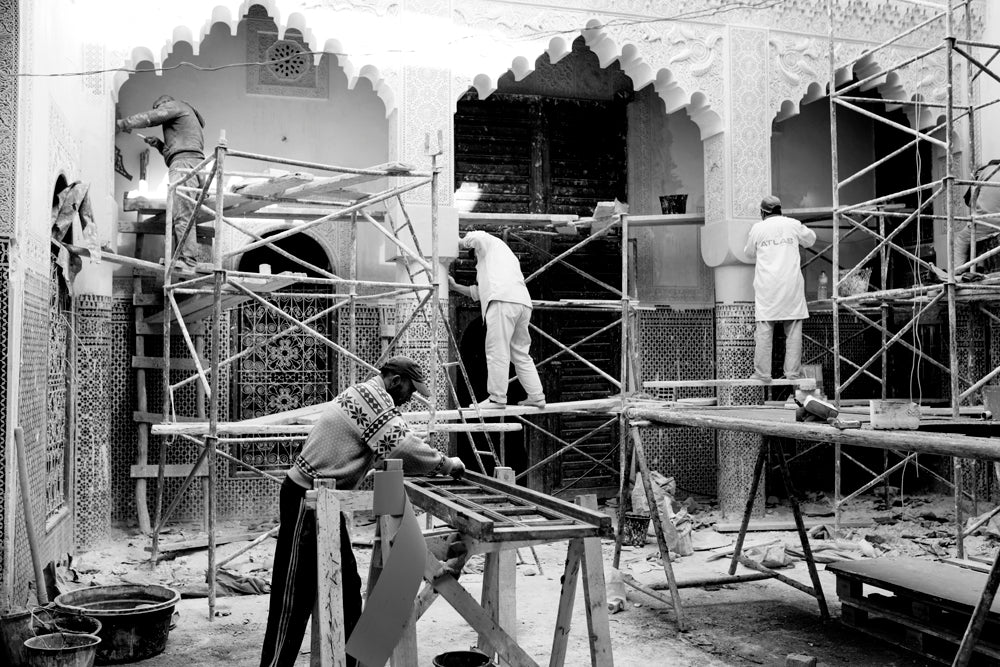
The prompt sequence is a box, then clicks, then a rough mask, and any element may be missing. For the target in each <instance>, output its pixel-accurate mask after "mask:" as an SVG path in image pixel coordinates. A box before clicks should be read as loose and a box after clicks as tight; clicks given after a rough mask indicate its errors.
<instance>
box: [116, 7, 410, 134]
mask: <svg viewBox="0 0 1000 667" xmlns="http://www.w3.org/2000/svg"><path fill="white" fill-rule="evenodd" d="M280 4H283V3H280V2H277V1H276V0H245V1H244V2H243V4H242V5H241V6H240V9H239V11H237V12H233V11H231V10H230V9H229V8H228V7H226V6H223V5H216V6H215V8H214V9H213V10H212V12H211V18H209V19H208V20H207V21H205V22H204V24H203V25H202V27H201V28H200V29H193V28H192V27H191V26H188V25H177V26H175V27H174V28H173V30H172V33H171V37H170V38H169V39H168V40H167V41H166V43H165V44H164V46H163V48H161V49H160V51H159V53H158V54H157V53H154V51H153V50H152V49H151V48H150V47H149V46H148V45H146V44H140V45H137V46H132V47H131V48H130V49H126V52H127V54H126V55H125V56H124V57H123V56H122V55H121V53H122V52H121V51H120V50H116V49H109V50H108V51H107V56H106V57H107V59H108V64H107V67H109V68H110V67H121V68H124V69H126V70H128V69H135V68H137V67H139V65H141V64H144V63H145V64H146V66H148V65H152V66H153V67H154V68H158V67H161V66H162V65H163V61H164V60H166V59H167V57H169V56H170V54H171V53H173V51H174V47H175V46H176V45H177V44H178V43H180V42H184V43H186V44H189V45H190V47H191V53H192V54H194V55H195V56H197V55H198V52H199V48H200V46H201V42H202V41H203V40H204V39H205V37H206V35H208V34H209V33H210V32H211V31H212V30H213V29H214V28H215V26H217V25H219V24H224V25H225V26H226V28H227V29H228V31H229V33H230V34H233V35H235V34H236V32H237V29H238V28H239V25H240V22H241V21H242V20H243V17H244V16H246V13H247V11H248V10H249V9H250V8H251V7H252V6H253V5H261V6H263V7H264V8H265V9H266V10H267V16H269V17H270V18H271V19H272V20H273V21H274V24H275V25H276V26H277V38H278V39H279V40H284V39H286V33H287V31H289V30H292V31H294V32H293V33H292V36H294V39H295V41H300V42H302V43H304V44H305V45H306V46H307V47H308V49H309V50H310V51H312V52H315V53H314V55H313V58H314V64H315V65H317V66H318V65H319V60H320V58H321V57H322V54H329V55H330V56H331V57H334V58H336V59H337V64H338V65H339V66H340V67H341V68H342V69H343V70H344V73H345V74H346V75H347V86H348V88H349V89H351V90H353V89H354V87H355V86H356V85H357V84H358V82H359V81H360V80H361V79H362V78H365V79H368V80H369V81H370V82H371V84H372V89H373V90H374V91H375V94H376V95H378V96H379V98H381V100H382V102H383V103H384V104H385V112H386V116H387V117H388V116H389V115H390V114H391V113H392V112H393V111H394V110H395V108H396V100H395V94H394V92H393V91H394V90H398V88H394V87H393V86H394V84H396V83H398V73H397V71H396V70H397V69H398V68H397V66H396V60H397V57H396V55H395V51H396V50H398V48H399V47H398V44H396V45H392V46H390V47H380V50H379V52H378V53H371V49H370V48H362V47H361V45H362V44H369V42H367V41H365V36H367V35H373V34H382V35H385V37H384V38H383V40H384V43H385V44H390V43H391V42H392V41H393V35H395V34H396V32H397V31H398V28H399V22H398V19H399V17H400V15H401V13H402V4H401V3H400V2H396V1H391V0H377V1H375V2H366V1H365V0H322V1H321V2H319V3H316V4H315V5H314V6H312V7H311V8H310V12H309V21H308V25H307V21H306V17H305V16H304V15H303V14H301V13H298V12H292V13H290V14H288V15H287V18H283V17H282V12H281V11H279V9H278V5H280ZM256 13H257V12H255V15H256ZM348 39H354V40H356V41H357V45H354V44H352V43H347V42H346V41H344V40H348ZM156 41H157V42H158V41H159V40H156ZM150 43H153V42H150ZM352 52H355V53H364V54H365V55H364V56H357V57H352V56H351V55H350V54H351V53H352ZM361 58H363V62H358V60H359V59H361ZM383 70H385V71H386V72H387V73H386V74H384V73H383ZM129 76H130V74H129V72H127V71H120V72H117V73H116V74H115V75H114V83H113V86H112V91H113V95H114V98H115V99H116V100H117V98H118V91H119V90H121V87H122V85H123V84H124V83H125V82H126V81H127V80H128V77H129Z"/></svg>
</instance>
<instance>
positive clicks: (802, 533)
mask: <svg viewBox="0 0 1000 667" xmlns="http://www.w3.org/2000/svg"><path fill="white" fill-rule="evenodd" d="M776 444H777V446H778V461H779V462H780V463H781V479H782V481H784V483H785V492H786V493H788V502H789V504H790V505H791V506H792V516H793V517H795V529H796V530H797V531H798V533H799V541H800V542H801V543H802V555H803V557H804V558H805V561H806V567H807V568H808V570H809V578H810V579H812V585H813V592H812V596H813V597H815V598H816V602H817V603H818V604H819V614H820V616H822V617H823V620H826V619H828V618H830V610H829V609H827V606H826V596H824V595H823V584H821V583H820V581H819V572H817V571H816V561H815V560H813V554H812V547H811V546H810V544H809V535H808V534H806V525H805V522H803V520H802V511H801V510H800V509H799V498H798V494H796V492H795V485H794V484H793V483H792V473H791V471H790V470H789V467H788V459H786V458H785V447H784V443H783V442H782V441H780V440H779V441H778V442H777V443H776ZM752 497H753V496H751V498H752ZM730 574H733V573H732V572H730Z"/></svg>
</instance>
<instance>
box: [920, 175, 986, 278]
mask: <svg viewBox="0 0 1000 667" xmlns="http://www.w3.org/2000/svg"><path fill="white" fill-rule="evenodd" d="M972 180H974V181H980V182H987V183H997V186H996V187H994V186H986V187H983V186H981V185H972V186H969V189H968V190H966V191H965V205H966V206H968V207H969V216H970V217H971V218H972V219H971V220H960V221H957V222H956V223H955V237H954V245H953V251H952V266H953V267H954V268H955V276H956V277H960V279H961V280H963V281H967V282H968V281H974V280H981V279H982V278H983V275H982V274H980V273H977V272H975V271H972V270H971V268H965V269H961V270H960V269H959V268H958V267H960V266H961V265H962V264H965V263H966V262H968V261H969V259H971V257H970V256H971V255H972V232H973V230H975V231H976V232H977V233H976V240H977V241H983V240H985V239H986V238H989V237H992V236H996V234H997V233H998V229H997V225H998V224H1000V160H990V161H989V162H987V163H986V164H984V165H983V166H981V167H979V168H978V169H976V171H975V174H973V176H972ZM977 218H985V220H977ZM983 232H985V233H983ZM935 274H936V275H937V276H938V277H939V278H941V279H942V280H944V279H946V278H947V273H946V272H945V271H942V270H941V269H938V270H937V271H935Z"/></svg>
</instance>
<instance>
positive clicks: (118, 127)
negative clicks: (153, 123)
mask: <svg viewBox="0 0 1000 667" xmlns="http://www.w3.org/2000/svg"><path fill="white" fill-rule="evenodd" d="M115 132H124V133H125V134H131V133H132V130H131V129H129V126H128V125H126V124H125V121H124V120H116V121H115Z"/></svg>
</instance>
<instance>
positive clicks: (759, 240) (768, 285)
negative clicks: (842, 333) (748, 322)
mask: <svg viewBox="0 0 1000 667" xmlns="http://www.w3.org/2000/svg"><path fill="white" fill-rule="evenodd" d="M760 217H761V221H760V222H758V223H755V224H754V226H753V227H751V228H750V234H749V235H748V237H747V245H746V248H745V249H744V252H745V253H746V254H747V257H756V258H757V263H756V265H755V268H754V276H753V291H754V306H755V309H756V313H755V316H754V317H755V319H756V320H757V333H756V347H755V349H754V355H753V375H752V376H751V378H752V379H755V380H763V381H764V382H770V381H771V350H772V345H773V340H774V324H775V322H781V323H782V324H783V325H784V328H785V364H784V373H785V378H786V379H788V380H796V379H798V378H800V377H802V321H803V320H804V319H806V318H807V317H809V309H808V308H807V306H806V286H805V280H803V278H802V268H801V258H800V256H799V246H802V247H804V248H808V247H810V246H812V244H813V243H815V242H816V232H814V231H813V230H811V229H809V228H808V227H806V226H805V225H803V224H802V223H801V222H799V221H798V220H793V219H792V218H788V217H785V216H783V215H781V200H780V199H778V198H777V197H775V196H774V195H768V196H767V197H764V199H763V200H762V201H761V202H760Z"/></svg>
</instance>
